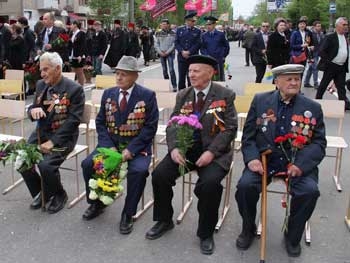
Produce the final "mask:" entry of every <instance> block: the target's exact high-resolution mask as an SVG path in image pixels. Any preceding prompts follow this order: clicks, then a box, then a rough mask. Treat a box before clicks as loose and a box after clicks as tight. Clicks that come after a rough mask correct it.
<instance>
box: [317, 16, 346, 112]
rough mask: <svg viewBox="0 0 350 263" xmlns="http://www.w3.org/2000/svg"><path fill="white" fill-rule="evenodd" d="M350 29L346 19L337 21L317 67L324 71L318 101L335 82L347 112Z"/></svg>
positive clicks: (324, 41)
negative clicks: (330, 84) (349, 31)
mask: <svg viewBox="0 0 350 263" xmlns="http://www.w3.org/2000/svg"><path fill="white" fill-rule="evenodd" d="M348 28H349V22H348V20H347V19H346V18H345V17H339V18H338V19H337V20H336V21H335V32H334V33H331V34H329V35H326V37H325V38H324V40H323V42H322V44H321V47H320V57H321V60H320V62H319V63H318V66H317V67H318V69H319V70H321V71H323V77H322V80H321V83H320V86H319V88H318V89H317V93H316V99H322V97H323V94H324V93H325V91H326V89H327V86H328V84H329V83H330V82H331V80H334V83H335V86H336V87H337V90H338V95H339V100H344V101H345V109H346V110H350V103H349V101H348V100H347V98H346V90H345V80H346V73H347V72H349V43H348V40H347V39H346V37H345V34H346V33H347V32H348Z"/></svg>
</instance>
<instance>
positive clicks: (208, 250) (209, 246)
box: [200, 236, 215, 255]
mask: <svg viewBox="0 0 350 263" xmlns="http://www.w3.org/2000/svg"><path fill="white" fill-rule="evenodd" d="M200 248H201V253H202V254H204V255H211V254H213V252H214V249H215V243H214V238H213V236H210V237H207V238H204V239H202V238H201V244H200Z"/></svg>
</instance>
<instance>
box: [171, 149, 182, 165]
mask: <svg viewBox="0 0 350 263" xmlns="http://www.w3.org/2000/svg"><path fill="white" fill-rule="evenodd" d="M170 156H171V159H172V160H173V161H174V162H175V163H177V164H182V165H185V164H186V160H185V159H184V157H183V156H182V154H181V153H180V150H179V149H178V148H175V149H173V150H172V151H171V153H170Z"/></svg>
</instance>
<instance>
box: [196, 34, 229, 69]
mask: <svg viewBox="0 0 350 263" xmlns="http://www.w3.org/2000/svg"><path fill="white" fill-rule="evenodd" d="M200 51H201V54H203V55H207V56H208V55H209V56H212V57H213V58H215V59H216V60H217V61H218V63H220V64H221V63H223V62H224V60H225V57H226V56H227V55H228V53H229V52H230V45H229V43H228V41H227V39H226V37H225V33H223V32H220V31H217V30H216V29H215V30H214V31H213V34H212V35H211V34H210V32H205V33H204V34H203V35H202V46H201V49H200Z"/></svg>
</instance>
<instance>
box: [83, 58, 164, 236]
mask: <svg viewBox="0 0 350 263" xmlns="http://www.w3.org/2000/svg"><path fill="white" fill-rule="evenodd" d="M138 72H140V71H139V70H138V67H137V60H136V58H135V57H132V56H123V57H122V58H121V59H120V61H119V62H118V65H117V67H116V84H117V85H116V87H113V88H110V89H107V90H105V91H104V93H103V95H102V100H101V108H100V110H99V113H98V115H97V117H96V129H97V133H98V145H97V147H107V148H111V149H115V150H117V151H119V152H121V153H122V156H123V161H128V174H127V195H126V198H125V204H124V208H123V211H122V215H121V221H120V227H119V230H120V233H121V234H129V233H130V232H131V231H132V229H133V220H132V216H134V215H135V214H136V209H137V204H138V202H139V200H140V198H141V195H142V192H143V190H144V187H145V185H146V178H147V176H148V174H149V173H148V167H149V164H150V162H151V155H152V152H151V146H152V140H153V138H154V136H155V134H156V131H157V126H158V117H159V112H158V106H157V101H156V95H155V93H154V92H153V91H151V90H149V89H146V88H144V87H142V86H141V85H138V84H136V83H135V82H136V80H137V78H138ZM96 153H97V151H96V150H95V151H93V152H92V153H91V154H90V155H89V156H88V157H87V158H86V159H85V160H84V161H83V162H82V168H83V175H84V179H85V183H86V193H87V195H86V196H87V202H88V204H89V207H88V208H87V210H86V211H85V213H84V214H83V219H84V220H91V219H93V218H95V217H97V216H98V215H100V214H101V213H102V212H103V210H104V208H105V205H104V204H103V203H102V202H101V201H99V200H91V199H90V198H89V192H90V190H89V185H88V182H89V180H90V178H91V176H92V174H93V162H92V158H93V156H94V155H95V154H96Z"/></svg>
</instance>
